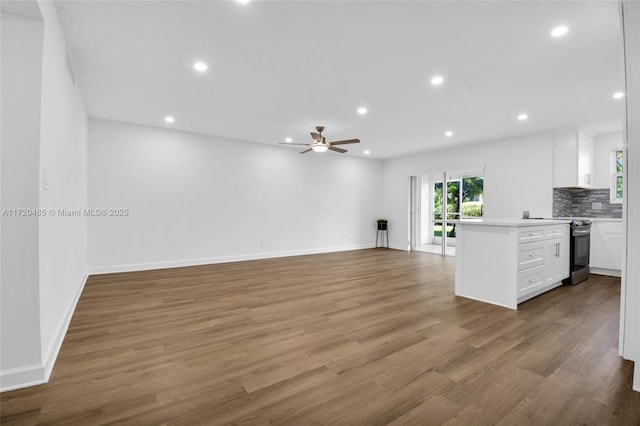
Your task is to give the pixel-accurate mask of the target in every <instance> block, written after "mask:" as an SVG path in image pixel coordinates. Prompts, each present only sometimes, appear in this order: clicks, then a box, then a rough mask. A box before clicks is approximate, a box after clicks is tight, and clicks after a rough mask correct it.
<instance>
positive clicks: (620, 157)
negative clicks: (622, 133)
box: [611, 149, 624, 203]
mask: <svg viewBox="0 0 640 426" xmlns="http://www.w3.org/2000/svg"><path fill="white" fill-rule="evenodd" d="M611 158H612V160H613V161H612V162H613V164H612V166H613V167H612V169H613V173H612V174H611V175H612V179H611V202H612V203H622V197H623V195H624V194H623V189H622V188H623V186H624V185H623V182H624V177H623V174H624V151H623V150H622V149H614V150H613V152H612V155H611Z"/></svg>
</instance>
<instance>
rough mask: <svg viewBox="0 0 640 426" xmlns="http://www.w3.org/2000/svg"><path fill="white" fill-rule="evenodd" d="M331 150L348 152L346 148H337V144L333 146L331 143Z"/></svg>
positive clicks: (342, 152)
mask: <svg viewBox="0 0 640 426" xmlns="http://www.w3.org/2000/svg"><path fill="white" fill-rule="evenodd" d="M329 150H331V151H335V152H339V153H340V154H344V153H345V152H347V150H346V149H342V148H336V147H335V146H332V145H329Z"/></svg>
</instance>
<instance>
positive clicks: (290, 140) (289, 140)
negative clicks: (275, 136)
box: [284, 138, 293, 143]
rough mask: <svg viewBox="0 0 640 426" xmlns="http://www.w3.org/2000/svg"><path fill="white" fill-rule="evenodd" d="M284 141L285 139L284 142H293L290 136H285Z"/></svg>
mask: <svg viewBox="0 0 640 426" xmlns="http://www.w3.org/2000/svg"><path fill="white" fill-rule="evenodd" d="M284 141H285V142H287V143H289V142H293V139H291V138H286V139H285V140H284Z"/></svg>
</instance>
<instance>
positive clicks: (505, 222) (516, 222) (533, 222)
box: [448, 219, 571, 227]
mask: <svg viewBox="0 0 640 426" xmlns="http://www.w3.org/2000/svg"><path fill="white" fill-rule="evenodd" d="M448 222H449V223H455V224H459V225H485V226H513V227H524V226H540V225H562V224H569V223H570V222H571V219H462V220H450V221H448Z"/></svg>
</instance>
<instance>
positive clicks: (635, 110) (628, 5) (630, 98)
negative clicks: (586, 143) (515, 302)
mask: <svg viewBox="0 0 640 426" xmlns="http://www.w3.org/2000/svg"><path fill="white" fill-rule="evenodd" d="M621 5H622V6H621V8H622V12H623V13H622V17H623V28H624V38H625V43H624V46H625V68H626V69H625V75H626V95H627V96H626V102H627V126H626V135H625V142H626V148H627V159H626V164H627V167H626V188H625V192H624V194H625V195H624V206H623V223H624V225H625V234H626V236H627V237H626V242H625V243H626V259H625V262H624V263H623V270H622V293H621V298H620V306H621V314H620V329H621V339H620V343H621V352H622V355H623V356H624V357H625V358H627V359H631V360H634V361H635V366H634V375H633V389H634V390H636V391H640V365H639V364H638V363H639V362H640V263H638V259H640V3H637V2H633V1H623V2H622V3H621Z"/></svg>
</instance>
